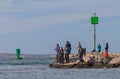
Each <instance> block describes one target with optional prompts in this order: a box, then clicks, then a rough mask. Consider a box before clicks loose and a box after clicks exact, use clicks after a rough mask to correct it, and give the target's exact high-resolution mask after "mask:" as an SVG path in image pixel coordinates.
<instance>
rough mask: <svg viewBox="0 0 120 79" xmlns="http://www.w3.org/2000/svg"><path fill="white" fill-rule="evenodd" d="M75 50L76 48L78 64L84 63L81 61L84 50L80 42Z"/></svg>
mask: <svg viewBox="0 0 120 79" xmlns="http://www.w3.org/2000/svg"><path fill="white" fill-rule="evenodd" d="M77 48H78V55H79V59H80V62H83V61H84V60H83V55H84V52H85V51H84V48H82V46H81V44H80V42H78V46H77Z"/></svg>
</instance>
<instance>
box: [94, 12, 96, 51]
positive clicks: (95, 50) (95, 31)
mask: <svg viewBox="0 0 120 79" xmlns="http://www.w3.org/2000/svg"><path fill="white" fill-rule="evenodd" d="M95 16H96V13H94V17H95ZM94 50H95V51H96V27H95V24H94Z"/></svg>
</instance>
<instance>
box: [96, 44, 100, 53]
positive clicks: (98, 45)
mask: <svg viewBox="0 0 120 79" xmlns="http://www.w3.org/2000/svg"><path fill="white" fill-rule="evenodd" d="M97 48H98V52H101V45H100V44H98V47H97Z"/></svg>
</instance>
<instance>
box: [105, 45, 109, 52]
mask: <svg viewBox="0 0 120 79" xmlns="http://www.w3.org/2000/svg"><path fill="white" fill-rule="evenodd" d="M108 48H109V45H108V43H106V46H105V52H108Z"/></svg>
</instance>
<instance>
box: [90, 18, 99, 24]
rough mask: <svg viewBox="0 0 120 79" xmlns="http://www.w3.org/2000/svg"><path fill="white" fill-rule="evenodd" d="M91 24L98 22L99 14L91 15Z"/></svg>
mask: <svg viewBox="0 0 120 79" xmlns="http://www.w3.org/2000/svg"><path fill="white" fill-rule="evenodd" d="M91 24H98V17H97V16H93V17H91Z"/></svg>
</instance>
